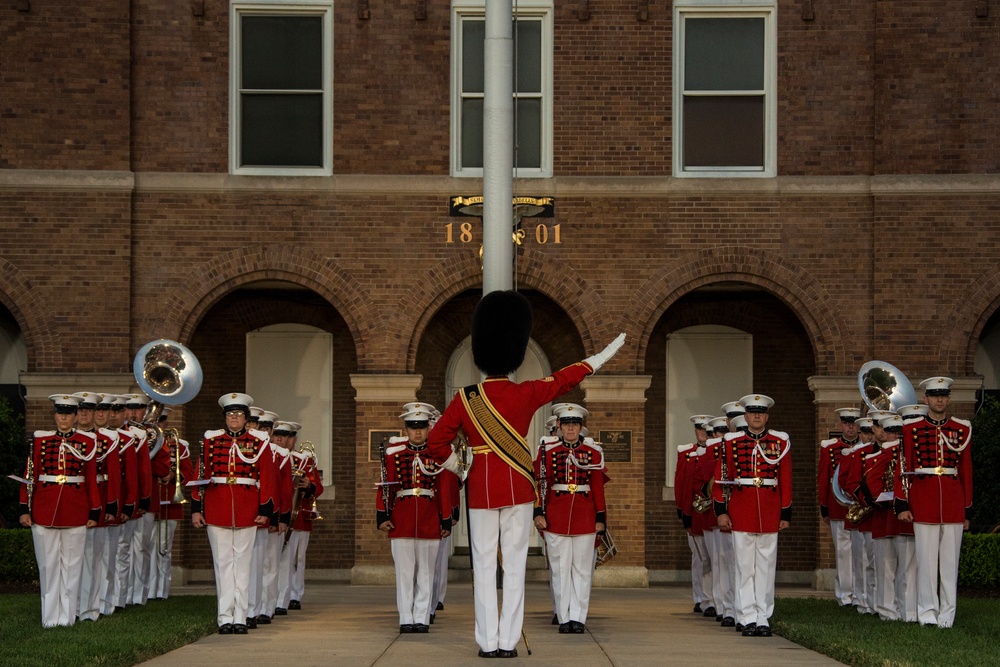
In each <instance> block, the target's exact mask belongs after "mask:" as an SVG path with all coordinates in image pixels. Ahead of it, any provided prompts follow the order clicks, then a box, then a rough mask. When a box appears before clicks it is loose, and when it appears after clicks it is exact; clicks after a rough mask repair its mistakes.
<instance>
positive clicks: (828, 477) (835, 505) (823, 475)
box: [816, 438, 858, 521]
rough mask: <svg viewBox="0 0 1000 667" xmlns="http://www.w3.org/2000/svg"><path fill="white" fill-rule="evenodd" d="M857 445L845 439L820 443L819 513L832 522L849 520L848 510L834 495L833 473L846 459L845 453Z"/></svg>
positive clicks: (817, 480)
mask: <svg viewBox="0 0 1000 667" xmlns="http://www.w3.org/2000/svg"><path fill="white" fill-rule="evenodd" d="M856 444H858V441H857V440H854V441H852V442H847V441H846V440H844V439H843V438H833V439H830V440H824V441H823V442H821V443H819V472H818V473H817V475H816V486H817V489H818V492H819V493H818V495H819V513H820V516H823V517H827V518H829V519H830V520H831V521H844V520H845V519H846V518H847V508H846V507H844V506H843V505H841V504H840V503H839V502H838V501H837V498H836V496H834V495H833V484H832V482H833V473H834V471H836V469H837V466H838V465H839V464H840V462H841V460H842V459H843V458H844V452H845V451H847V450H848V449H850V448H851V447H853V446H854V445H856Z"/></svg>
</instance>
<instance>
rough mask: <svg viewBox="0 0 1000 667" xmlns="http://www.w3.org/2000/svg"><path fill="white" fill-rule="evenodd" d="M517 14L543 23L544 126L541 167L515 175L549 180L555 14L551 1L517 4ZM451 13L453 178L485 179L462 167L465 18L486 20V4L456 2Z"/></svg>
mask: <svg viewBox="0 0 1000 667" xmlns="http://www.w3.org/2000/svg"><path fill="white" fill-rule="evenodd" d="M515 11H516V12H517V15H518V17H519V18H532V19H535V18H540V19H541V23H542V47H541V54H542V62H541V68H542V90H541V97H542V119H541V123H542V125H541V137H540V139H539V140H540V142H541V146H540V147H539V150H540V153H539V155H540V165H539V167H538V168H525V167H517V166H516V164H515V167H514V175H515V176H516V177H517V178H550V177H551V176H552V144H553V124H552V114H553V110H552V108H553V83H552V78H553V74H552V61H553V56H552V50H553V40H554V29H553V21H554V19H553V15H554V13H555V12H554V9H553V3H552V0H517V1H516V3H515ZM451 12H452V20H451V175H452V176H458V177H467V178H482V177H483V169H482V167H465V168H463V167H462V65H463V63H462V20H463V19H465V18H466V17H482V16H485V13H486V4H485V0H478V1H476V0H454V1H453V2H452V6H451ZM515 140H516V136H515Z"/></svg>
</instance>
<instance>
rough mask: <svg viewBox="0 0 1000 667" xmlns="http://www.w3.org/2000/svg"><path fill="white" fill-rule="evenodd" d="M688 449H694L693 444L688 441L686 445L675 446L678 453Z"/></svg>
mask: <svg viewBox="0 0 1000 667" xmlns="http://www.w3.org/2000/svg"><path fill="white" fill-rule="evenodd" d="M689 449H694V444H693V443H690V442H689V443H688V444H686V445H678V446H677V453H678V454H680V453H681V452H686V451H688V450H689Z"/></svg>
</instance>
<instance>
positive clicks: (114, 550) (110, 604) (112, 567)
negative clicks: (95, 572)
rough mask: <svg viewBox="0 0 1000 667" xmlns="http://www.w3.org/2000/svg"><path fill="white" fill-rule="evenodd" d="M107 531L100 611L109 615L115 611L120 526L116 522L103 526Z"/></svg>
mask: <svg viewBox="0 0 1000 667" xmlns="http://www.w3.org/2000/svg"><path fill="white" fill-rule="evenodd" d="M104 530H106V531H107V533H108V547H107V549H106V550H105V554H106V557H107V566H106V567H105V569H104V581H103V582H101V613H102V614H103V615H105V616H109V615H111V614H113V613H114V611H115V582H116V581H117V580H118V541H119V536H120V535H121V532H122V527H121V526H119V525H118V524H115V525H112V526H105V528H104Z"/></svg>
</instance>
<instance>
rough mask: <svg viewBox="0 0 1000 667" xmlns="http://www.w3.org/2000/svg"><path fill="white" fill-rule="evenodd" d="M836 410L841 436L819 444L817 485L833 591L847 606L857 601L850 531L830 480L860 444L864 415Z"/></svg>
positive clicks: (858, 410)
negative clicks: (828, 543) (831, 557)
mask: <svg viewBox="0 0 1000 667" xmlns="http://www.w3.org/2000/svg"><path fill="white" fill-rule="evenodd" d="M836 413H837V416H838V417H839V418H840V437H838V438H831V439H829V440H824V441H823V442H821V443H819V473H818V476H817V486H818V490H819V513H820V516H821V517H822V518H823V521H824V522H825V523H826V524H827V525H828V526H829V527H830V537H831V538H832V539H833V555H834V559H835V562H836V570H835V572H836V575H835V577H834V580H833V591H834V595H836V597H837V602H838V603H839V604H840V606H841V607H845V606H847V605H850V604H853V603H854V597H853V593H854V591H853V587H854V573H853V569H852V567H851V566H852V561H851V533H850V531H849V530H847V529H846V528H845V527H844V520H845V519H846V518H847V508H846V507H844V506H843V505H841V504H840V503H839V502H837V499H836V498H835V497H834V495H833V490H832V484H831V482H832V480H833V473H834V471H835V470H836V469H837V466H838V465H839V464H840V461H841V459H843V458H844V455H845V453H846V452H847V450H849V449H850V448H851V447H853V446H854V445H856V444H858V425H857V421H858V419H860V418H861V410H860V409H858V408H837V410H836Z"/></svg>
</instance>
